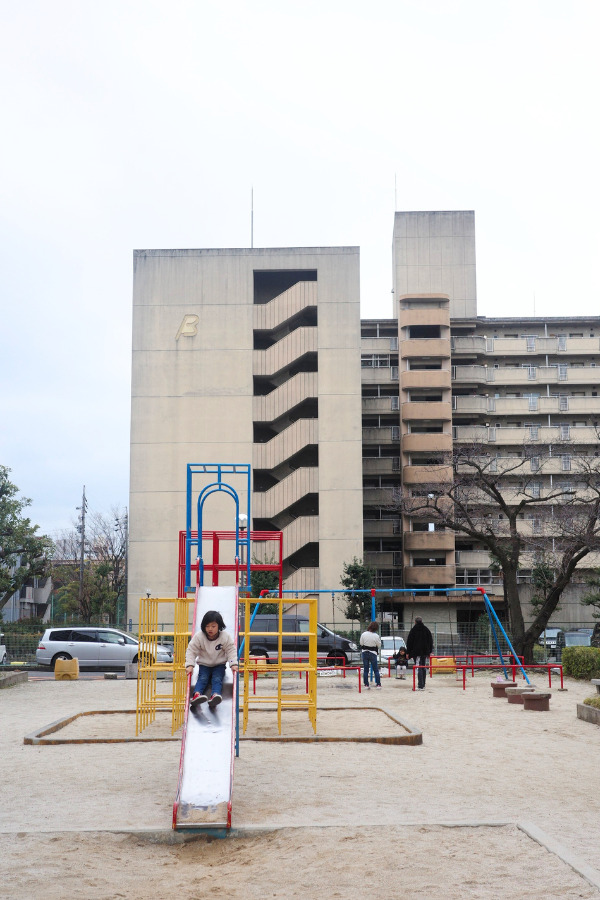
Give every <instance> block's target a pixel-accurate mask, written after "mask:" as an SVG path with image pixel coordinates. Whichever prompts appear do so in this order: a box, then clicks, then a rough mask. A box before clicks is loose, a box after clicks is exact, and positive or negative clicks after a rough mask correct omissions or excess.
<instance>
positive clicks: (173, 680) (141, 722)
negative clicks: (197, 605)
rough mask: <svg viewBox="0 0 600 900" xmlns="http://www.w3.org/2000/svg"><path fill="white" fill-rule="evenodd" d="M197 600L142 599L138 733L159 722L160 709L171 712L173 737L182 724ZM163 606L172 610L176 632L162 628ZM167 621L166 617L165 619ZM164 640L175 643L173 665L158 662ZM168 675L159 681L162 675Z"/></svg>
mask: <svg viewBox="0 0 600 900" xmlns="http://www.w3.org/2000/svg"><path fill="white" fill-rule="evenodd" d="M193 602H194V597H193V596H191V597H180V598H177V599H173V597H148V598H146V597H142V598H141V599H140V630H139V639H140V649H139V653H138V678H137V706H136V717H135V733H136V735H138V734H140V732H142V731H143V730H144V728H147V727H148V725H151V724H152V722H154V721H155V719H156V710H157V709H170V710H171V734H175V732H176V731H177V729H178V728H181V726H182V725H183V719H184V712H185V692H186V685H187V679H186V677H185V651H186V649H187V645H188V643H189V640H190V635H191V628H190V624H189V621H190V605H191V604H193ZM161 604H170V605H171V606H172V607H173V631H161V630H160V628H159V610H160V609H161ZM162 618H163V619H164V615H163V617H162ZM165 638H171V639H172V641H173V662H172V663H159V662H157V661H156V660H157V646H158V644H160V643H161V642H162V641H164V640H165ZM162 673H165V675H164V677H163V678H161V680H160V690H159V675H160V674H162Z"/></svg>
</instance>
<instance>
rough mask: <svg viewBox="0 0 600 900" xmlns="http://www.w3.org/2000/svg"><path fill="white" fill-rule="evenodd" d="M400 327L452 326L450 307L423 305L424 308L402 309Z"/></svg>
mask: <svg viewBox="0 0 600 900" xmlns="http://www.w3.org/2000/svg"><path fill="white" fill-rule="evenodd" d="M399 322H400V327H401V328H407V327H408V328H409V327H410V326H411V325H441V326H446V328H449V327H450V307H449V306H445V307H423V308H422V309H402V308H401V309H400V318H399Z"/></svg>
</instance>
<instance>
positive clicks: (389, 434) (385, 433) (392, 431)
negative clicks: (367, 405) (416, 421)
mask: <svg viewBox="0 0 600 900" xmlns="http://www.w3.org/2000/svg"><path fill="white" fill-rule="evenodd" d="M362 440H363V444H392V443H398V442H399V441H400V427H399V426H398V425H388V426H386V427H383V428H363V430H362Z"/></svg>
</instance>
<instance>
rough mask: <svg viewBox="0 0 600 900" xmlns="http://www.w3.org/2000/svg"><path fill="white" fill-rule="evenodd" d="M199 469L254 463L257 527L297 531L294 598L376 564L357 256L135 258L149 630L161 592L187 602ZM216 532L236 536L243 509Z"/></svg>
mask: <svg viewBox="0 0 600 900" xmlns="http://www.w3.org/2000/svg"><path fill="white" fill-rule="evenodd" d="M188 463H251V464H252V470H253V485H252V504H251V514H252V519H253V521H252V523H251V524H252V528H254V529H258V530H282V531H283V534H284V579H285V584H284V587H285V588H286V589H288V590H298V591H302V592H307V591H310V590H317V589H319V587H320V586H321V585H323V586H325V587H330V586H331V585H337V584H338V583H339V578H340V574H341V569H342V564H343V562H344V560H349V559H351V558H352V557H353V556H355V555H356V556H361V555H362V484H361V411H360V309H359V255H358V249H357V248H353V247H344V248H319V249H311V248H301V249H275V250H254V249H248V250H138V251H136V252H135V256H134V299H133V375H132V425H131V489H130V490H131V496H130V565H129V604H130V608H129V615H130V616H131V617H133V618H134V620H136V617H137V604H138V601H139V597H140V596H142V595H143V594H144V593H145V592H146V591H147V590H149V591H150V592H151V593H152V595H153V596H161V597H170V596H176V587H177V558H178V556H177V554H178V533H179V531H180V530H181V529H184V528H185V497H186V493H185V492H186V466H187V464H188ZM199 486H200V487H202V486H203V485H199ZM233 486H234V487H236V489H240V490H241V498H240V499H241V508H242V509H244V508H245V503H246V498H245V493H244V490H243V489H244V484H243V482H242V483H241V484H239V485H238V484H234V485H233ZM204 525H205V528H209V529H227V530H232V529H234V528H235V516H234V509H233V504H232V502H231V500H230V498H225V497H223V496H220V497H217V496H215V497H211V498H210V499H209V501H208V502H207V505H206V508H205V519H204ZM330 602H331V601H330V600H328V599H324V601H323V604H322V610H321V613H320V615H321V617H322V618H324V619H325V620H328V619H330V618H331V615H330V609H329V606H330Z"/></svg>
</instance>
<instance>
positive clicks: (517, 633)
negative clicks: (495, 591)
mask: <svg viewBox="0 0 600 900" xmlns="http://www.w3.org/2000/svg"><path fill="white" fill-rule="evenodd" d="M504 586H505V590H506V602H507V604H508V614H509V619H510V623H511V627H512V645H513V647H514V650H515V653H516V654H517V656H523V657H524V658H525V662H533V644H534V642H533V641H532V640H531V638H530V637H526V635H525V620H524V619H523V610H522V609H521V600H520V598H519V585H518V584H517V570H516V569H509V568H508V567H505V568H504Z"/></svg>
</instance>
